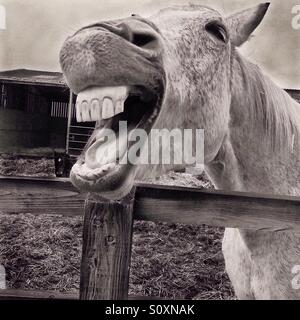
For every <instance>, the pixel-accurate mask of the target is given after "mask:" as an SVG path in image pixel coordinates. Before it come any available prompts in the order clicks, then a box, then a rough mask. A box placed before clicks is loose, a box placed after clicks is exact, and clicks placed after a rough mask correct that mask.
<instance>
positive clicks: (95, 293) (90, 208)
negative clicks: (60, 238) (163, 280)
mask: <svg viewBox="0 0 300 320" xmlns="http://www.w3.org/2000/svg"><path fill="white" fill-rule="evenodd" d="M133 204H134V191H132V193H131V194H130V195H128V196H127V197H125V198H124V199H122V200H119V201H107V200H103V201H101V202H100V201H99V200H95V199H94V198H93V197H92V196H91V195H90V196H89V198H88V199H87V200H86V204H85V217H84V225H83V249H82V262H81V273H80V275H81V277H80V299H82V300H124V299H128V283H129V266H130V254H131V241H132V224H133Z"/></svg>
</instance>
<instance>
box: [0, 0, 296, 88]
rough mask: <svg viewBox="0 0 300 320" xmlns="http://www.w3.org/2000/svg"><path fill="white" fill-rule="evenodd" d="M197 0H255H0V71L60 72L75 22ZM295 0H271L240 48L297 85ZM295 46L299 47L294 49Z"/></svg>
mask: <svg viewBox="0 0 300 320" xmlns="http://www.w3.org/2000/svg"><path fill="white" fill-rule="evenodd" d="M189 2H192V3H199V4H202V3H203V4H205V5H209V6H211V7H213V8H215V9H218V10H219V11H221V12H223V13H224V14H230V13H231V12H234V11H237V10H241V9H244V8H247V7H250V6H252V5H255V4H257V3H260V2H262V1H259V0H200V1H197V0H194V1H186V0H126V1H123V0H122V1H121V0H109V1H105V0H63V1H62V0H51V1H47V0H0V4H2V5H4V6H5V8H6V15H7V23H6V24H7V28H6V30H5V31H0V43H1V48H0V71H2V70H7V69H15V68H30V69H39V70H49V71H59V64H58V52H59V48H60V46H61V44H62V42H63V40H64V39H65V38H66V36H68V35H70V34H72V32H74V31H76V29H77V28H78V27H81V26H82V25H84V24H87V23H91V22H94V21H98V20H102V19H112V18H118V17H125V16H128V15H130V14H131V13H138V14H141V15H143V16H145V17H146V16H149V15H151V14H153V13H155V12H156V11H157V10H158V9H159V8H162V7H166V6H169V5H171V4H182V3H189ZM296 4H299V1H295V0H285V1H282V0H271V6H270V9H269V12H268V14H267V16H266V18H265V19H264V20H263V23H262V24H261V26H260V27H259V29H258V30H256V32H255V37H253V38H252V39H251V41H250V42H249V43H246V44H245V45H244V47H243V48H242V49H241V50H242V52H243V53H244V55H245V56H247V57H248V58H249V59H251V60H252V61H253V62H256V63H257V64H259V65H260V66H261V67H262V68H263V69H264V70H265V71H266V72H267V73H268V74H269V75H270V76H271V77H272V78H273V79H274V80H275V81H276V82H277V83H278V84H279V85H281V86H283V87H286V88H300V60H299V51H300V41H299V40H300V29H299V30H294V29H293V28H292V24H291V21H292V18H293V15H292V7H293V6H295V5H296ZM298 49H299V50H298Z"/></svg>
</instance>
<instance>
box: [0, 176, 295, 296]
mask: <svg viewBox="0 0 300 320" xmlns="http://www.w3.org/2000/svg"><path fill="white" fill-rule="evenodd" d="M0 211H3V212H5V213H32V214H54V215H55V214H60V215H82V214H83V213H84V223H83V250H82V262H81V278H80V279H81V280H80V294H79V297H80V299H83V300H96V299H101V300H104V299H114V300H119V299H127V298H128V281H129V266H130V256H131V239H132V221H133V219H140V220H151V221H165V222H171V223H183V224H209V225H213V226H222V227H237V228H242V229H251V230H264V231H272V232H281V231H284V230H291V231H294V232H298V233H300V198H299V197H290V196H276V197H275V196H269V195H257V194H250V193H241V192H224V191H216V190H199V189H196V188H186V187H174V186H162V185H153V184H136V187H135V188H134V189H133V190H132V192H131V193H130V195H128V196H127V197H125V198H124V199H122V200H120V201H104V200H103V199H99V196H97V195H92V194H89V195H88V196H86V195H84V194H81V193H79V192H78V191H77V190H76V189H75V188H74V187H73V186H72V185H71V183H70V182H69V181H68V179H57V178H56V179H39V178H24V177H19V178H17V177H13V178H9V177H1V176H0ZM76 297H77V295H72V294H71V295H69V296H68V295H59V294H58V295H57V294H54V295H53V294H51V293H49V292H44V293H40V292H37V291H33V292H24V291H20V290H8V291H7V290H5V291H1V290H0V299H3V298H10V299H16V298H23V299H24V298H26V299H48V298H56V299H61V298H67V299H69V298H70V299H73V298H76ZM129 298H130V297H129Z"/></svg>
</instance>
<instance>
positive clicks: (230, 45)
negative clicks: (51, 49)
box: [60, 4, 300, 299]
mask: <svg viewBox="0 0 300 320" xmlns="http://www.w3.org/2000/svg"><path fill="white" fill-rule="evenodd" d="M268 6H269V4H261V5H259V6H256V7H254V8H251V9H248V10H245V11H242V12H239V13H236V14H233V15H232V16H229V17H227V18H223V17H222V16H221V15H220V14H219V13H218V12H217V11H215V10H213V9H210V8H207V7H203V6H184V7H172V8H167V9H164V10H161V11H160V12H159V13H158V14H156V15H154V16H152V17H150V18H148V19H143V18H141V17H139V16H135V15H134V16H132V17H130V18H126V19H122V20H115V21H108V22H101V23H96V24H93V25H90V26H87V27H85V28H82V29H80V30H79V31H78V32H76V33H75V34H74V35H73V36H71V37H69V38H68V39H67V40H66V42H65V43H64V45H63V48H62V50H61V54H60V61H61V66H62V70H63V72H64V74H65V77H66V79H67V82H68V84H69V86H70V88H71V89H72V90H73V91H74V92H75V93H77V94H78V101H79V102H78V105H77V113H78V114H77V115H78V118H79V119H80V120H82V121H91V120H94V121H97V128H96V130H95V133H94V135H93V136H92V138H91V140H90V142H89V143H88V144H87V146H86V149H85V151H84V152H83V154H82V156H81V157H80V159H79V160H78V162H77V164H75V166H74V167H73V170H72V172H71V180H72V181H73V183H74V184H75V185H76V186H77V187H78V188H80V189H82V190H85V191H87V190H88V191H93V192H100V193H102V194H103V195H104V196H107V197H108V198H111V199H117V198H120V197H121V196H123V195H125V194H126V193H128V192H129V190H130V189H131V188H132V186H133V182H134V178H135V177H136V174H137V167H136V166H134V165H131V164H127V165H125V164H124V165H122V164H120V163H119V162H110V161H109V160H107V163H106V164H104V165H103V162H101V164H100V162H99V161H98V159H99V154H106V155H107V154H109V151H110V149H109V147H108V146H107V145H106V146H104V145H103V144H102V142H101V141H102V140H101V139H102V136H101V132H102V131H101V129H102V127H103V126H106V127H109V128H112V129H114V130H116V124H117V123H118V121H120V120H127V121H128V123H129V125H131V126H132V127H138V128H143V129H145V130H147V131H149V130H151V128H154V127H155V128H167V129H173V128H181V129H184V128H188V129H197V128H202V129H204V130H205V170H206V172H207V173H208V175H209V176H210V177H211V179H212V181H213V183H214V185H215V187H216V188H219V189H225V190H237V191H248V192H261V193H264V194H265V193H269V194H283V195H299V194H300V177H299V175H300V170H299V168H300V166H299V165H300V163H299V160H300V152H299V151H300V149H299V137H300V105H299V104H298V103H297V102H296V101H295V100H293V99H292V98H291V97H290V96H289V95H288V94H287V93H286V92H285V91H284V90H282V89H281V88H279V87H278V86H277V85H276V84H274V83H273V82H272V81H271V80H270V79H269V78H268V77H267V76H266V75H264V74H263V73H262V72H261V71H260V69H259V68H258V67H257V66H256V65H254V64H252V63H250V62H248V61H247V60H245V59H244V58H243V57H242V56H241V55H240V53H239V52H238V51H237V47H239V46H241V45H242V44H243V43H244V42H245V41H247V40H248V38H249V37H250V35H251V33H252V32H253V31H254V30H255V28H256V27H257V26H258V25H259V23H260V22H261V20H262V19H263V17H264V15H265V13H266V11H267V9H268ZM278 45H280V44H278ZM128 94H129V98H127V96H128ZM131 94H135V95H134V96H131ZM136 94H137V96H136ZM124 103H125V109H123V108H124ZM108 118H109V119H108ZM105 119H108V120H105ZM116 133H117V131H116ZM117 139H118V140H119V141H122V136H121V134H120V133H119V136H118V138H117ZM126 143H127V142H126ZM123 147H124V148H123ZM122 148H123V149H124V150H125V149H126V148H128V146H127V144H121V149H122ZM108 158H109V156H108ZM164 169H165V168H163V167H157V166H156V167H150V166H149V167H145V166H143V167H142V168H141V171H143V174H150V172H151V174H152V173H153V172H156V173H158V172H161V170H164ZM223 252H224V257H225V262H226V270H227V272H228V274H229V277H230V279H231V281H232V284H233V286H234V289H235V293H236V295H237V297H238V298H240V299H252V298H257V299H271V298H275V299H296V298H299V297H300V291H299V290H298V291H297V290H295V289H294V288H293V287H292V279H293V277H294V276H295V275H293V274H292V272H291V270H292V268H293V267H294V265H297V264H300V236H299V235H295V234H293V233H292V232H277V233H276V232H263V231H260V232H253V231H246V230H239V229H226V231H225V236H224V241H223Z"/></svg>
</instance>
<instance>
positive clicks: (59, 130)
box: [0, 69, 94, 157]
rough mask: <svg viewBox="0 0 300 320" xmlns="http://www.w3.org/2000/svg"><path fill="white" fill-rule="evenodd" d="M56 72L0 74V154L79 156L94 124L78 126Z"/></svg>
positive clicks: (66, 89)
mask: <svg viewBox="0 0 300 320" xmlns="http://www.w3.org/2000/svg"><path fill="white" fill-rule="evenodd" d="M70 97H71V95H70V92H69V89H68V87H67V85H66V83H65V81H64V79H63V75H62V74H61V73H59V72H46V71H36V70H27V69H17V70H9V71H3V72H0V137H1V138H0V153H19V154H30V155H46V154H51V153H55V152H56V153H65V154H68V155H70V156H71V157H76V156H78V154H80V152H81V150H82V149H83V147H84V145H85V144H86V142H87V139H88V137H89V136H90V134H91V132H92V131H93V127H94V123H85V124H84V126H83V125H82V124H80V125H79V124H78V123H77V122H76V117H75V105H74V101H75V96H74V95H72V99H70Z"/></svg>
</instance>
